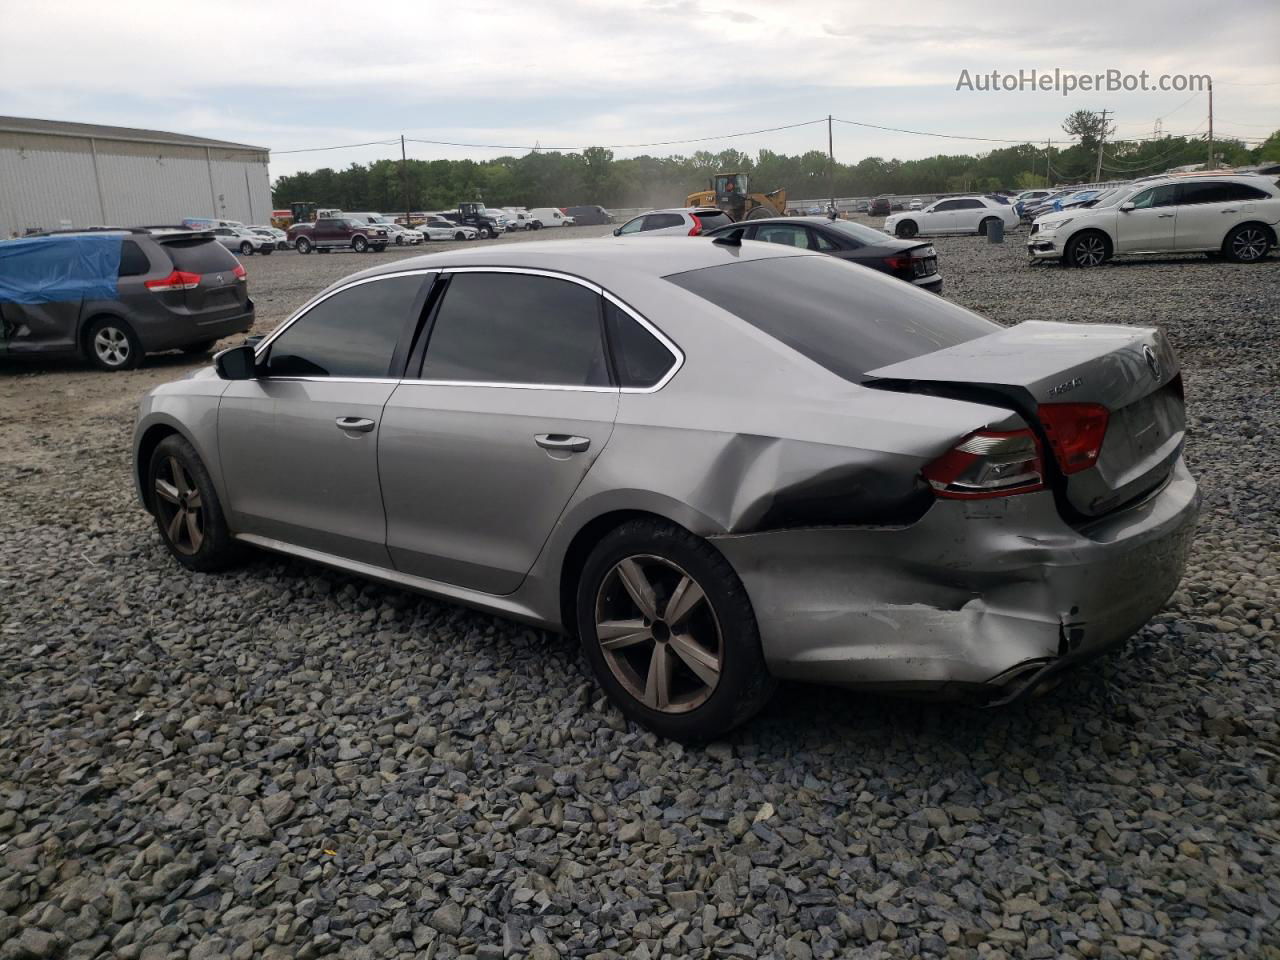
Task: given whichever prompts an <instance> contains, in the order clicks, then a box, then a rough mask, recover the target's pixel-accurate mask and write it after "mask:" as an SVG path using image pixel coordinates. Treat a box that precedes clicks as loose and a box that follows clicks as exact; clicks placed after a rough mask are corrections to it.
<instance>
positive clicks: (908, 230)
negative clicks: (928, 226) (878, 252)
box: [893, 220, 920, 240]
mask: <svg viewBox="0 0 1280 960" xmlns="http://www.w3.org/2000/svg"><path fill="white" fill-rule="evenodd" d="M893 232H894V234H895V235H896V236H898V237H900V238H901V239H903V240H910V239H911V238H912V237H914V236H915V235H916V234H917V233H919V232H920V228H919V227H918V226H917V225H916V222H915V221H914V220H903V221H902V222H901V223H899V224H898V225H897V226H896V227H894V228H893Z"/></svg>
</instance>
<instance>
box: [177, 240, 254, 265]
mask: <svg viewBox="0 0 1280 960" xmlns="http://www.w3.org/2000/svg"><path fill="white" fill-rule="evenodd" d="M163 249H164V251H165V252H166V253H167V254H169V259H170V260H172V261H173V265H174V266H175V267H177V268H178V269H179V270H186V271H187V272H188V273H217V272H218V271H219V270H234V269H235V268H236V266H237V264H238V263H239V261H238V260H236V258H235V257H233V256H232V255H231V251H230V250H228V249H227V248H226V247H224V246H223V245H222V244H220V243H218V241H216V240H173V241H170V242H169V243H166V244H164V245H163Z"/></svg>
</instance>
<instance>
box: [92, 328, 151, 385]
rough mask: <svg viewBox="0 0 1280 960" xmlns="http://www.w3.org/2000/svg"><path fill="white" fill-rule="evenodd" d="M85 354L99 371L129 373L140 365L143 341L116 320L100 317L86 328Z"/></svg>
mask: <svg viewBox="0 0 1280 960" xmlns="http://www.w3.org/2000/svg"><path fill="white" fill-rule="evenodd" d="M84 347H85V355H86V356H88V358H89V362H90V363H92V364H93V365H94V366H95V367H97V368H98V369H99V370H108V371H111V372H113V373H114V372H115V371H117V370H132V369H133V368H134V367H136V366H137V365H138V364H140V363H141V362H142V341H140V340H139V339H138V335H137V334H136V333H134V332H133V327H131V326H129V324H127V323H125V322H124V321H123V320H119V319H117V318H115V317H100V318H98V319H97V320H94V321H93V322H92V323H90V324H89V326H88V327H87V328H86V329H85V333H84Z"/></svg>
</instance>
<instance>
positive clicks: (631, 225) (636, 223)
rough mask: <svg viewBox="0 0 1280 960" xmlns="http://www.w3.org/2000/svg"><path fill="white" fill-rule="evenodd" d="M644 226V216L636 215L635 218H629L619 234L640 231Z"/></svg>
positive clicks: (619, 230)
mask: <svg viewBox="0 0 1280 960" xmlns="http://www.w3.org/2000/svg"><path fill="white" fill-rule="evenodd" d="M643 228H644V217H636V218H635V219H634V220H628V221H627V222H626V223H624V224H623V225H622V226H621V227H620V228H619V229H618V234H619V235H621V234H624V233H639V232H640V231H641V229H643Z"/></svg>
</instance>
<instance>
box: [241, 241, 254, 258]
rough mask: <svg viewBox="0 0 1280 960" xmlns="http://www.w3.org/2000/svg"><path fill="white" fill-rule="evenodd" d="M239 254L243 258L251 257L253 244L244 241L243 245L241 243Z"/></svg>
mask: <svg viewBox="0 0 1280 960" xmlns="http://www.w3.org/2000/svg"><path fill="white" fill-rule="evenodd" d="M240 254H241V256H245V257H251V256H253V244H252V243H250V242H249V241H248V240H245V241H244V242H243V243H241V244H240Z"/></svg>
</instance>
